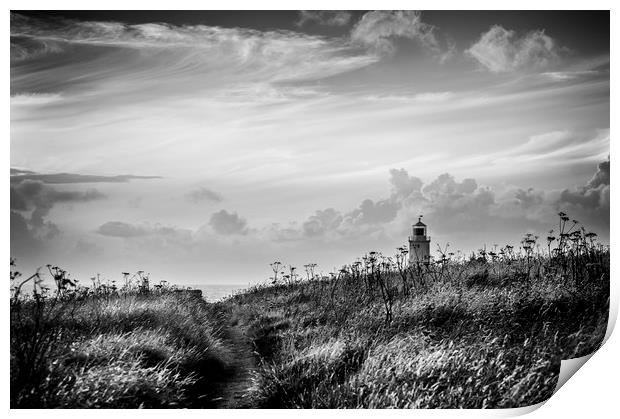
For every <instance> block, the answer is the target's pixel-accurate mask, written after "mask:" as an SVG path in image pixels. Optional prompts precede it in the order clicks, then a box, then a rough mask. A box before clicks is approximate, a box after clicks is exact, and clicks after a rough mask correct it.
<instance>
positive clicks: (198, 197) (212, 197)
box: [185, 186, 223, 204]
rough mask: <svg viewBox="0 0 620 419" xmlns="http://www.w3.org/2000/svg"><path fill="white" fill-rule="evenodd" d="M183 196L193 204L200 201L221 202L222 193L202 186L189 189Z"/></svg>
mask: <svg viewBox="0 0 620 419" xmlns="http://www.w3.org/2000/svg"><path fill="white" fill-rule="evenodd" d="M185 197H186V198H187V199H188V200H189V201H190V202H193V203H195V204H198V203H201V202H222V200H223V198H222V195H221V194H220V193H218V192H214V191H212V190H210V189H207V188H205V187H203V186H201V187H199V188H197V189H194V190H193V191H190V192H188V193H187V195H185Z"/></svg>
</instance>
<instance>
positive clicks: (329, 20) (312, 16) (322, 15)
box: [296, 10, 351, 26]
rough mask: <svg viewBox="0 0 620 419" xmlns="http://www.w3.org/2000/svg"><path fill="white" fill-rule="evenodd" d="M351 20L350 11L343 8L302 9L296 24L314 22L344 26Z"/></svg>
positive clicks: (322, 24) (302, 24)
mask: <svg viewBox="0 0 620 419" xmlns="http://www.w3.org/2000/svg"><path fill="white" fill-rule="evenodd" d="M350 20H351V13H349V12H346V11H343V10H302V11H300V12H299V20H298V21H297V23H296V24H297V26H304V25H305V24H307V23H311V22H314V23H316V24H318V25H321V26H345V25H347V24H348V23H349V21H350Z"/></svg>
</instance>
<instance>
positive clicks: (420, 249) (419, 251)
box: [409, 215, 431, 265]
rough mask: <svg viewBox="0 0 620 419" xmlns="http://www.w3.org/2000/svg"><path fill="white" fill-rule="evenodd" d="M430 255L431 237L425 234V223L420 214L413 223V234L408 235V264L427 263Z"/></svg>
mask: <svg viewBox="0 0 620 419" xmlns="http://www.w3.org/2000/svg"><path fill="white" fill-rule="evenodd" d="M430 257H431V238H430V237H429V236H427V235H426V224H424V223H423V222H422V216H421V215H420V218H418V222H417V223H415V224H414V225H413V235H412V236H410V237H409V265H414V264H416V263H429V262H430Z"/></svg>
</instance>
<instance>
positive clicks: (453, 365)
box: [11, 230, 610, 408]
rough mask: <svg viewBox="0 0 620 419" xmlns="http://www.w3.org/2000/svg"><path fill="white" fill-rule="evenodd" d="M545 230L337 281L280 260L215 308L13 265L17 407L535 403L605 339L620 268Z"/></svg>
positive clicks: (397, 260)
mask: <svg viewBox="0 0 620 419" xmlns="http://www.w3.org/2000/svg"><path fill="white" fill-rule="evenodd" d="M537 240H538V238H535V237H533V236H529V235H528V236H526V237H525V238H524V240H523V242H522V243H521V247H520V248H519V249H514V248H512V247H511V246H506V247H504V248H502V249H495V250H494V251H490V252H486V251H481V252H480V253H479V254H477V255H472V256H471V257H468V258H465V257H458V258H457V257H455V256H454V255H452V254H442V255H440V257H439V258H437V259H436V260H433V261H430V263H428V264H419V265H415V266H412V267H408V266H406V265H405V264H404V263H403V261H404V256H405V251H404V250H403V249H398V251H397V254H396V255H395V256H394V257H391V258H390V257H386V256H383V255H381V254H378V253H375V252H371V253H369V254H368V255H366V256H364V257H363V258H362V259H360V260H358V261H355V262H353V263H351V264H350V265H345V266H343V268H342V269H341V270H339V271H338V272H334V273H332V274H331V275H330V277H328V278H325V277H319V276H317V275H315V274H314V272H313V269H314V265H313V264H309V265H307V266H306V270H307V276H306V278H304V279H303V280H302V279H301V278H300V277H299V276H297V275H296V274H295V271H294V270H293V269H291V270H289V274H287V275H284V274H283V273H282V272H281V267H282V266H281V264H279V263H276V264H275V265H274V273H275V275H274V278H272V281H271V283H270V284H269V285H259V286H255V287H253V288H251V289H248V290H246V291H244V292H242V293H240V294H238V295H235V296H233V297H231V298H228V299H226V300H224V301H221V302H218V303H213V304H208V303H206V302H204V300H202V299H201V298H199V297H198V296H197V295H195V294H193V293H190V292H186V291H178V290H175V289H174V288H171V287H166V286H158V287H157V288H154V287H149V285H148V281H147V282H146V285H145V283H144V281H142V283H140V284H139V285H137V286H133V287H132V286H129V285H128V284H125V286H124V287H123V288H122V289H116V288H115V287H110V286H102V285H98V286H96V287H91V288H85V287H80V286H76V284H70V283H66V282H65V281H66V276H65V274H64V273H63V272H64V271H62V270H59V269H58V268H57V269H56V270H55V271H53V273H55V279H56V282H57V284H58V290H57V291H55V292H51V291H46V290H45V289H43V288H41V284H40V282H39V285H36V283H37V281H38V278H37V277H36V276H35V277H32V278H30V279H29V280H28V281H26V282H25V284H24V285H23V286H22V287H21V288H20V287H19V283H20V280H21V278H20V277H19V275H16V274H15V273H14V272H13V273H12V280H13V283H14V284H15V287H14V288H13V293H12V299H11V406H12V407H177V408H178V407H265V408H299V407H301V408H310V407H312V408H358V407H372V408H383V407H397V408H457V407H458V408H505V407H519V406H526V405H531V404H535V403H538V402H541V401H543V400H545V399H547V398H549V397H550V396H551V394H552V392H553V390H554V388H555V386H556V382H557V374H558V372H559V367H560V361H561V360H562V359H567V358H573V357H579V356H583V355H586V354H589V353H591V352H592V351H594V350H596V349H597V348H598V347H599V346H600V344H601V342H602V339H603V337H604V334H605V330H606V327H607V318H608V311H609V273H610V270H609V249H608V248H606V247H603V246H601V245H598V244H597V243H596V242H595V237H594V235H592V234H588V233H586V232H585V231H584V230H576V232H571V231H569V232H564V231H562V232H561V233H560V235H559V237H558V238H557V239H556V238H555V237H549V238H548V243H547V244H548V246H547V248H546V249H544V250H540V247H538V246H536V242H537ZM552 243H553V244H554V246H553V248H552ZM50 269H53V268H50ZM22 282H23V281H22ZM33 284H35V285H34V289H35V290H37V291H36V292H35V293H34V294H32V293H25V292H24V287H26V286H30V287H31V286H32V285H33ZM37 287H38V288H37Z"/></svg>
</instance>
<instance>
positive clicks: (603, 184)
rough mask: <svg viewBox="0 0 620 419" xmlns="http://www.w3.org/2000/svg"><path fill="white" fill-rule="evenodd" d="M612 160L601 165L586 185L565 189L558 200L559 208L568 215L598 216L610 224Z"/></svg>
mask: <svg viewBox="0 0 620 419" xmlns="http://www.w3.org/2000/svg"><path fill="white" fill-rule="evenodd" d="M609 170H610V160H607V161H604V162H601V163H599V165H598V170H597V172H596V173H595V174H594V176H593V177H592V179H590V181H589V182H588V183H586V184H585V185H583V186H581V187H578V188H575V189H565V190H563V191H562V193H561V195H560V198H559V200H558V208H559V209H562V210H563V211H565V212H567V213H569V214H570V213H571V212H572V211H574V212H577V213H578V214H579V215H578V216H582V214H584V212H585V214H586V215H590V214H597V215H599V216H600V217H601V218H602V221H606V222H607V224H609V210H610V206H609V205H610V184H609V183H610V172H609Z"/></svg>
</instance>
